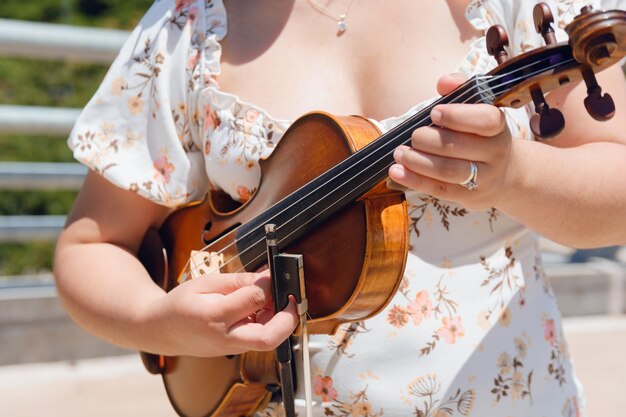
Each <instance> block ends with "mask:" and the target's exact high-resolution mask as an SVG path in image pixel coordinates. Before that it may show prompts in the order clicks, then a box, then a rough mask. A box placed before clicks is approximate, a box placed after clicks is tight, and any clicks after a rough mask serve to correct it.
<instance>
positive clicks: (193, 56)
mask: <svg viewBox="0 0 626 417" xmlns="http://www.w3.org/2000/svg"><path fill="white" fill-rule="evenodd" d="M199 60H200V51H196V52H195V53H193V52H192V53H190V54H189V56H188V57H187V69H188V70H189V71H191V70H193V69H194V68H195V67H196V65H197V64H198V61H199Z"/></svg>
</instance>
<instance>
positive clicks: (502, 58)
mask: <svg viewBox="0 0 626 417" xmlns="http://www.w3.org/2000/svg"><path fill="white" fill-rule="evenodd" d="M486 42H487V53H489V55H491V56H492V57H494V58H495V59H496V61H498V64H504V63H505V62H506V61H507V60H508V59H509V54H507V52H506V50H505V49H504V47H505V46H509V36H508V35H507V34H506V30H504V28H503V27H502V26H500V25H493V26H492V27H490V28H489V30H488V31H487V36H486Z"/></svg>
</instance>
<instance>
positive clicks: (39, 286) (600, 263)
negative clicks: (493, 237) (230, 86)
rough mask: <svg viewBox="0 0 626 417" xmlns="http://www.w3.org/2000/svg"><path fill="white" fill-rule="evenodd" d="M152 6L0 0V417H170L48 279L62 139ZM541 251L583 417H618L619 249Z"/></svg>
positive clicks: (158, 390) (62, 172)
mask: <svg viewBox="0 0 626 417" xmlns="http://www.w3.org/2000/svg"><path fill="white" fill-rule="evenodd" d="M151 3H152V1H150V0H36V1H28V2H25V1H22V0H2V1H1V2H0V416H12V417H22V416H33V415H45V416H64V417H72V416H112V415H113V416H137V415H148V414H149V415H150V416H152V417H159V416H174V415H175V414H174V412H173V411H172V409H171V407H170V406H169V403H168V401H167V398H166V396H165V392H164V390H163V388H162V385H161V382H160V378H158V377H155V376H151V375H149V374H148V373H147V372H145V371H144V369H143V367H142V365H141V362H140V360H139V357H138V356H137V355H136V354H135V353H134V352H129V351H124V350H121V349H117V348H115V347H112V346H110V345H108V344H106V343H104V342H100V341H99V340H97V339H95V338H93V337H91V336H89V335H88V334H86V333H85V332H83V331H82V330H81V329H79V328H78V327H77V326H76V325H74V324H73V323H72V322H71V321H70V320H69V318H68V317H67V316H66V314H65V313H64V311H63V309H62V308H61V306H60V304H59V301H58V299H57V297H56V294H55V289H54V282H53V278H52V275H51V272H50V271H51V266H52V254H53V248H54V241H55V239H56V236H57V235H58V233H59V231H60V229H61V227H62V226H63V223H64V217H65V215H66V214H67V213H68V212H69V210H70V207H71V204H72V202H73V200H74V198H75V195H76V192H77V190H78V187H79V186H80V184H81V181H82V177H83V175H84V174H85V172H86V171H85V169H84V168H83V167H82V166H80V165H78V164H75V163H74V162H73V160H72V156H71V154H70V152H69V150H68V149H67V146H66V144H65V140H66V137H67V135H68V133H69V131H70V129H71V127H72V125H73V122H74V120H75V118H76V117H77V115H78V113H79V111H80V108H81V107H82V106H84V105H85V104H86V103H87V101H88V100H89V98H91V96H92V95H93V93H94V92H95V90H96V88H97V87H98V85H99V83H100V81H101V80H102V78H103V77H104V74H105V72H106V70H107V68H108V65H109V64H110V63H111V61H112V59H113V58H114V56H115V55H116V53H117V50H118V49H119V48H120V46H121V44H122V43H123V42H124V40H125V39H126V37H127V36H128V32H127V31H128V30H130V29H132V28H133V27H134V26H135V24H136V23H137V22H138V21H139V19H140V17H141V16H142V14H143V13H144V12H145V11H146V10H147V9H148V7H149V6H150V4H151ZM622 110H623V109H622ZM619 111H620V109H618V112H619ZM542 249H543V259H544V263H545V271H546V273H547V275H548V277H549V279H550V281H551V284H552V287H553V289H554V291H555V293H556V296H557V298H558V300H559V304H560V306H561V310H562V312H563V314H564V316H565V333H566V336H567V337H568V339H569V346H570V351H571V355H572V356H573V359H574V363H575V365H576V367H577V370H578V374H579V377H580V379H581V380H582V383H583V385H584V387H585V390H586V392H587V402H588V413H589V416H604V417H618V416H620V417H621V416H623V411H621V410H623V405H622V401H621V397H620V395H623V394H622V391H623V388H624V387H626V376H624V375H626V357H625V356H624V352H626V318H625V317H626V316H624V313H626V301H625V299H626V298H625V297H626V249H624V248H619V247H613V248H604V249H598V250H593V251H575V250H573V249H570V248H566V247H562V246H559V245H556V244H554V243H552V242H548V241H542Z"/></svg>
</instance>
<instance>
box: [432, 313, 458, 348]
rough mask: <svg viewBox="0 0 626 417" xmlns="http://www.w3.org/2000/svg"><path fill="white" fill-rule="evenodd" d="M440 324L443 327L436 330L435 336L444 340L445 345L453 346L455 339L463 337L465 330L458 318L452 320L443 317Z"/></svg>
mask: <svg viewBox="0 0 626 417" xmlns="http://www.w3.org/2000/svg"><path fill="white" fill-rule="evenodd" d="M441 323H442V324H443V326H442V327H440V328H439V329H438V330H437V335H439V337H441V338H443V339H445V340H446V343H448V344H453V343H455V342H456V339H457V337H462V336H465V329H463V324H461V317H460V316H456V317H454V318H452V317H444V318H443V319H441Z"/></svg>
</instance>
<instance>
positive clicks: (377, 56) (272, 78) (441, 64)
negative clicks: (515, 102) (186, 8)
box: [218, 0, 479, 120]
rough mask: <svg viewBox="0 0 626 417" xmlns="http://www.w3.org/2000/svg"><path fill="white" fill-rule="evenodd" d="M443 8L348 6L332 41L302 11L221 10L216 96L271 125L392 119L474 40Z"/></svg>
mask: <svg viewBox="0 0 626 417" xmlns="http://www.w3.org/2000/svg"><path fill="white" fill-rule="evenodd" d="M286 3H289V4H290V7H291V9H289V8H288V7H286V6H285V4H286ZM452 3H454V1H449V2H440V1H436V2H435V1H424V2H415V1H411V0H397V1H394V2H385V1H368V2H358V1H355V2H354V4H353V5H352V7H351V9H350V13H349V14H348V16H347V24H348V29H347V31H346V32H345V33H343V35H341V36H337V35H336V23H335V22H334V21H333V19H331V18H330V17H329V16H326V15H324V14H322V13H320V12H318V11H317V10H315V9H314V8H312V7H311V5H310V3H309V2H307V1H300V0H296V1H295V2H293V3H291V2H282V3H281V4H282V7H278V5H276V4H275V2H274V1H267V0H266V1H263V2H254V3H252V4H250V2H243V1H241V0H238V1H231V2H229V3H227V7H228V13H229V20H228V25H229V27H228V35H227V37H226V39H225V40H224V42H223V58H222V74H221V75H220V76H219V77H218V81H219V83H220V87H221V89H222V90H223V91H227V92H230V93H233V94H235V95H237V96H239V97H240V98H241V99H242V100H244V101H246V102H250V103H254V104H255V105H257V106H259V107H261V108H262V109H264V110H266V111H268V112H269V113H270V114H271V115H272V116H274V117H276V118H281V119H295V118H297V117H298V116H299V115H301V114H302V113H305V112H307V111H310V110H314V109H323V110H326V111H329V112H331V113H337V114H362V115H365V116H367V117H371V118H375V119H379V120H380V119H384V118H388V117H391V116H395V115H399V114H402V113H404V112H405V111H406V110H407V109H409V108H410V107H412V106H414V105H415V104H417V103H419V102H421V101H423V100H425V99H428V98H431V97H433V96H435V95H436V94H437V93H436V88H435V86H436V82H437V79H438V78H439V77H440V76H441V75H444V74H447V73H450V72H453V71H455V70H456V69H457V68H458V66H459V63H460V62H461V61H462V60H463V58H464V57H465V55H466V53H467V51H468V49H469V43H470V42H471V41H472V40H473V39H474V38H475V37H476V36H478V35H479V34H478V33H476V32H475V31H474V30H473V29H472V28H471V27H470V26H469V23H467V22H466V21H465V19H464V16H463V8H462V7H458V6H456V7H455V6H453V5H452ZM331 4H334V3H331ZM337 4H340V3H337ZM342 4H344V5H345V4H349V2H348V3H342ZM229 6H230V7H229Z"/></svg>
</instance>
